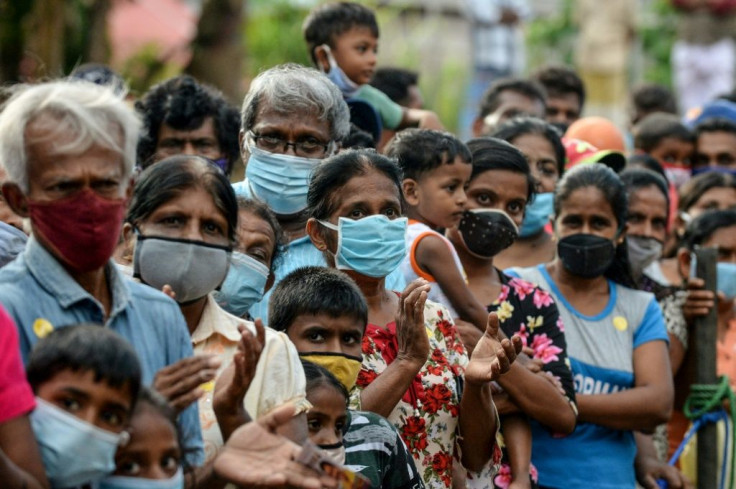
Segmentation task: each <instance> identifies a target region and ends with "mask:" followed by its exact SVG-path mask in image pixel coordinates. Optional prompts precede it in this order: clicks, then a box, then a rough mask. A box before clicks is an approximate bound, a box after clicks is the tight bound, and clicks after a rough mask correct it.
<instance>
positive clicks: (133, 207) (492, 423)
mask: <svg viewBox="0 0 736 489" xmlns="http://www.w3.org/2000/svg"><path fill="white" fill-rule="evenodd" d="M303 32H304V38H305V43H306V46H307V49H308V50H309V53H310V55H311V57H312V60H313V61H314V64H315V67H305V66H300V65H296V64H285V65H279V66H275V67H272V68H269V69H266V70H264V71H263V72H262V73H261V74H260V75H258V76H257V77H256V78H255V79H254V80H253V81H252V82H251V84H250V88H249V90H248V92H247V94H246V95H245V98H244V99H243V101H242V108H241V110H240V111H239V110H238V109H237V108H235V107H234V106H232V105H231V104H230V103H229V102H228V101H227V100H225V98H224V97H223V96H222V95H221V94H220V93H219V92H218V91H217V90H216V89H214V88H212V87H209V86H206V85H204V84H202V83H200V82H198V81H197V80H195V79H194V78H192V77H190V76H186V75H182V76H177V77H174V78H172V79H170V80H167V81H164V82H162V83H160V84H158V85H156V86H154V87H152V88H151V89H150V90H149V91H148V92H147V93H146V94H145V95H143V96H142V97H141V98H140V99H139V100H138V101H136V102H135V103H134V107H132V106H131V103H130V101H126V99H125V91H124V89H121V87H122V85H123V82H122V81H120V80H118V82H115V75H114V73H112V72H111V71H110V70H109V68H106V67H103V66H93V67H86V68H85V70H92V71H95V72H97V73H98V74H99V76H93V77H91V78H92V79H94V80H95V81H97V83H93V82H91V81H89V80H90V76H89V71H85V70H79V72H82V71H84V73H82V74H81V75H80V73H79V72H78V73H76V74H72V75H70V76H69V77H67V78H64V79H58V80H52V81H47V82H43V83H38V84H27V85H18V86H14V87H11V88H10V89H9V92H10V93H9V95H8V98H7V100H6V101H5V103H4V105H3V106H2V109H0V170H1V172H0V182H2V197H3V198H2V201H0V338H2V340H1V341H0V350H1V351H0V481H2V485H3V487H8V488H14V489H15V488H18V489H20V488H29V489H30V488H32V489H49V488H53V489H69V488H92V489H94V488H98V487H99V488H105V489H133V488H160V489H174V488H176V489H183V488H188V489H190V488H191V489H193V488H200V487H201V488H222V487H226V486H228V485H236V486H239V487H246V488H266V487H284V488H287V487H288V488H307V489H319V488H337V487H342V488H364V487H374V488H386V489H392V488H393V489H419V488H423V487H427V488H432V489H445V488H447V489H449V488H466V487H467V488H481V487H482V488H500V489H507V488H510V489H522V488H541V489H546V488H550V489H561V488H572V489H578V488H580V489H582V488H590V487H595V488H610V489H614V488H615V489H623V488H627V489H633V488H634V487H636V485H637V484H639V485H640V486H642V487H645V488H647V489H652V488H657V487H659V486H658V483H662V482H666V483H667V484H668V486H669V487H670V488H692V487H695V484H696V481H694V480H693V477H694V475H695V474H694V473H692V471H688V467H687V466H686V464H684V463H683V464H681V465H679V466H672V465H669V464H667V459H668V456H669V455H671V454H672V453H673V452H674V451H675V449H676V448H677V446H678V445H679V443H680V441H681V440H682V438H683V435H684V433H685V431H686V430H687V428H688V420H687V418H686V417H685V416H684V415H683V413H682V408H683V402H684V399H685V397H686V396H687V393H688V389H689V382H690V379H691V374H692V368H693V358H692V355H690V354H689V353H688V351H689V348H688V347H689V346H690V345H692V343H693V338H694V335H695V334H696V333H695V332H694V330H693V326H694V325H695V323H696V321H697V319H698V318H699V317H702V316H705V315H708V314H709V313H710V312H711V311H712V310H713V309H715V310H716V312H717V317H718V344H717V351H718V358H717V369H718V372H719V374H723V375H730V376H731V377H730V378H732V381H731V384H732V385H733V386H734V387H736V302H735V301H736V103H734V102H733V98H734V95H733V94H724V96H723V97H722V98H721V99H719V100H714V101H710V102H708V103H707V104H705V105H704V106H702V107H697V108H691V107H681V109H683V111H684V110H685V109H695V110H690V111H689V112H688V115H687V116H686V117H685V118H684V119H681V118H680V117H679V116H677V115H676V112H677V110H676V107H675V103H674V98H673V96H672V94H670V93H669V92H668V91H667V90H666V89H665V88H663V87H660V86H654V85H646V86H642V87H640V88H638V89H637V90H636V91H635V93H634V94H633V96H632V103H633V106H634V107H635V110H633V111H632V118H631V119H632V120H631V126H629V127H626V128H619V127H617V126H616V125H615V124H613V123H611V122H610V121H608V120H606V119H604V118H601V117H582V114H583V112H584V106H585V101H586V91H585V84H584V83H583V81H582V80H581V78H580V77H579V76H578V74H577V73H576V72H575V71H574V70H572V69H570V68H568V67H563V66H550V67H545V68H542V69H540V70H538V71H537V72H535V73H534V74H533V75H532V76H531V77H529V78H503V79H500V80H497V81H495V82H493V83H492V84H491V85H490V86H488V87H486V89H485V93H484V95H483V97H482V100H481V102H480V104H479V106H477V107H475V120H474V121H473V125H472V131H473V137H472V139H469V140H467V141H462V140H460V139H459V138H458V137H457V136H455V135H453V134H451V133H449V132H446V131H444V129H443V125H442V123H441V121H440V119H439V117H438V116H437V115H436V114H435V113H434V112H432V111H430V110H427V109H426V108H424V107H423V103H424V102H423V100H422V98H421V94H420V93H419V91H418V88H417V75H416V74H415V73H412V72H410V71H407V70H403V69H400V68H390V69H376V50H377V46H378V40H379V27H378V23H377V21H376V17H375V15H374V13H373V12H372V11H371V10H370V9H368V8H366V7H365V6H362V5H360V4H357V3H346V2H341V3H329V4H323V5H321V6H318V7H315V8H314V9H313V10H312V12H311V13H310V14H309V16H308V17H307V18H306V19H305V21H304V29H303ZM111 80H112V82H111ZM238 160H241V161H242V162H243V164H244V165H245V178H244V179H243V180H242V181H233V177H232V172H233V168H234V166H235V164H236V163H237V162H238ZM698 247H715V248H717V250H718V263H717V279H718V280H717V281H718V288H717V292H716V293H715V294H714V293H713V292H710V291H708V290H705V289H704V282H703V281H702V280H701V279H699V278H697V277H695V276H694V274H693V272H692V270H693V269H694V267H693V252H694V250H696V249H697V248H698ZM732 373H733V375H731V374H732Z"/></svg>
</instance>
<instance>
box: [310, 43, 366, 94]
mask: <svg viewBox="0 0 736 489" xmlns="http://www.w3.org/2000/svg"><path fill="white" fill-rule="evenodd" d="M319 47H321V48H322V49H324V50H325V53H326V54H327V62H328V63H330V71H327V72H325V71H324V70H323V69H322V65H321V64H320V70H322V73H324V74H325V76H326V77H327V78H329V79H330V81H331V82H332V83H334V84H335V85H337V88H339V89H340V91H341V92H342V95H343V97H345V98H353V97H354V96H355V94H356V93H357V92H358V90H359V89H360V85H358V84H357V83H355V82H354V81H353V80H351V79H350V78H348V76H347V75H346V74H345V72H344V71H342V68H340V66H339V65H338V64H337V61H335V57H334V56H333V55H332V50H331V49H330V46H328V45H327V44H322V45H321V46H319Z"/></svg>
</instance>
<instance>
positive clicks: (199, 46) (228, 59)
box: [185, 0, 245, 103]
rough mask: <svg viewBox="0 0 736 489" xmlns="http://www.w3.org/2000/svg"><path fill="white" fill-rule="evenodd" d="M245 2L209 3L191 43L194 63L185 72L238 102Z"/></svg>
mask: <svg viewBox="0 0 736 489" xmlns="http://www.w3.org/2000/svg"><path fill="white" fill-rule="evenodd" d="M244 12H245V1H244V0H207V1H206V2H205V3H204V6H203V7H202V15H201V17H200V19H199V23H198V26H197V36H196V37H195V38H194V41H193V42H192V60H191V61H190V63H189V66H187V67H186V69H185V71H186V72H187V73H189V74H190V75H192V76H194V77H195V78H197V79H198V80H199V81H202V82H204V83H208V84H210V85H214V86H215V87H217V88H219V89H220V90H222V92H223V93H224V94H225V96H226V97H227V98H229V99H230V101H231V102H234V103H239V102H240V100H241V99H242V96H243V87H242V86H241V78H242V66H243V56H244V52H243V46H242V36H241V32H242V23H243V17H244Z"/></svg>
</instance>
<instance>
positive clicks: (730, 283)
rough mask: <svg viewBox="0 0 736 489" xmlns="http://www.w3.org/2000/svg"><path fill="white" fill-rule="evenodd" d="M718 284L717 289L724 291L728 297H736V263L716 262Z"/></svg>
mask: <svg viewBox="0 0 736 489" xmlns="http://www.w3.org/2000/svg"><path fill="white" fill-rule="evenodd" d="M716 275H717V277H718V280H717V282H718V284H717V286H716V289H717V290H719V291H720V292H723V293H724V294H725V295H726V297H727V298H729V299H733V298H735V297H736V263H726V262H718V263H717V264H716Z"/></svg>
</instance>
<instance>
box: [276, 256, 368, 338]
mask: <svg viewBox="0 0 736 489" xmlns="http://www.w3.org/2000/svg"><path fill="white" fill-rule="evenodd" d="M304 314H313V315H318V314H327V315H328V316H330V317H333V318H339V317H344V316H348V317H352V318H355V319H356V320H358V321H359V322H360V323H361V324H362V325H363V327H365V325H366V324H368V304H367V303H366V301H365V297H363V293H362V292H361V291H360V289H359V288H358V286H357V285H355V282H353V279H351V278H350V277H348V276H347V275H345V274H344V273H343V272H340V271H339V270H335V269H331V268H326V267H302V268H297V269H296V270H294V271H293V272H291V273H290V274H288V275H287V276H286V277H284V278H283V279H281V280H280V281H279V283H278V284H277V285H276V287H274V290H273V293H272V294H271V299H270V300H269V302H268V320H269V324H268V325H269V327H271V328H273V329H275V330H276V331H284V332H286V331H287V330H288V329H289V327H291V325H292V324H293V323H294V321H295V320H296V319H297V318H298V317H299V316H302V315H304Z"/></svg>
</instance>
